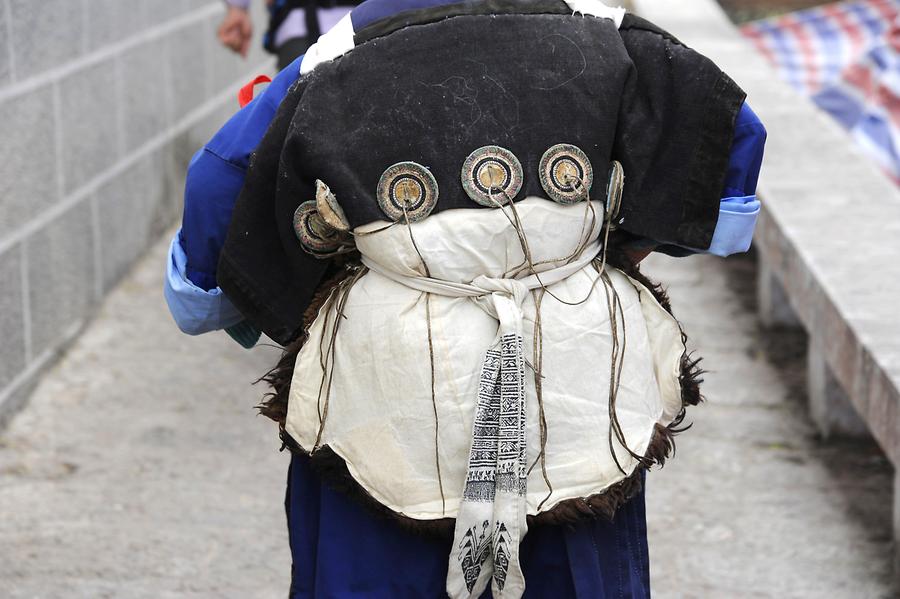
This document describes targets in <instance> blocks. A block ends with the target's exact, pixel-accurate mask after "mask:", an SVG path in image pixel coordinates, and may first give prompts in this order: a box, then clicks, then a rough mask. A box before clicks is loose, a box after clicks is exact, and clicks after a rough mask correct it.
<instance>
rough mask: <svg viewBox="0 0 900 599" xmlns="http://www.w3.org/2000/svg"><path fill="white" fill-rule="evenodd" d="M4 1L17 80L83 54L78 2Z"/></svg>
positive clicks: (80, 6) (80, 4)
mask: <svg viewBox="0 0 900 599" xmlns="http://www.w3.org/2000/svg"><path fill="white" fill-rule="evenodd" d="M8 1H9V3H10V8H11V10H12V45H13V62H14V65H15V70H16V78H17V79H19V80H24V79H27V78H28V77H29V76H31V75H34V74H35V73H38V72H40V71H44V70H46V69H49V68H52V67H54V66H57V65H59V64H62V63H64V62H66V61H69V60H72V59H73V58H77V57H78V56H81V55H82V54H83V53H84V38H85V36H84V35H83V34H84V28H83V13H82V9H83V3H82V2H75V1H73V0H41V1H40V2H35V1H34V0H8ZM3 37H4V38H5V37H6V36H5V35H4V36H3Z"/></svg>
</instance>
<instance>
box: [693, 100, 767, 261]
mask: <svg viewBox="0 0 900 599" xmlns="http://www.w3.org/2000/svg"><path fill="white" fill-rule="evenodd" d="M765 145H766V128H765V127H764V126H763V124H762V122H760V120H759V118H758V117H757V116H756V114H755V113H754V112H753V110H751V109H750V106H748V105H747V104H746V103H745V104H744V105H743V106H742V107H741V112H740V113H739V114H738V118H737V123H736V124H735V127H734V143H733V144H732V146H731V157H730V158H729V161H728V171H727V172H726V174H725V187H724V189H723V190H722V201H721V203H720V204H719V221H718V222H717V223H716V229H715V231H714V232H713V238H712V243H711V244H710V246H709V249H707V250H704V251H705V253H708V254H715V255H717V256H728V255H731V254H736V253H738V252H746V251H747V250H748V249H750V242H751V241H753V230H754V229H755V228H756V219H757V217H758V216H759V208H760V203H759V200H758V199H756V184H757V182H758V181H759V170H760V167H761V166H762V159H763V149H764V148H765Z"/></svg>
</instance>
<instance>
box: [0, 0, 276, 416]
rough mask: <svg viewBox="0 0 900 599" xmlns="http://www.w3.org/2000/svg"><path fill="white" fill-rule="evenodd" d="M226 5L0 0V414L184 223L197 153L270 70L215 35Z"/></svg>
mask: <svg viewBox="0 0 900 599" xmlns="http://www.w3.org/2000/svg"><path fill="white" fill-rule="evenodd" d="M254 4H255V6H254V11H255V13H254V17H255V25H256V27H257V30H260V31H261V30H262V28H263V26H264V14H263V11H264V2H262V0H256V1H255V2H254ZM223 14H224V7H223V4H222V2H221V0H0V140H2V143H0V425H2V422H3V420H5V419H6V418H8V417H9V416H10V415H11V413H12V412H13V411H14V410H15V409H16V408H17V407H19V406H20V405H21V404H22V403H23V402H24V400H25V398H26V397H27V394H28V392H29V391H30V389H31V387H32V386H33V384H34V383H35V382H36V381H37V380H38V378H39V377H40V374H41V372H43V371H44V370H45V369H46V367H47V366H48V365H50V364H51V363H52V362H53V360H54V358H55V357H56V356H57V355H58V354H59V352H60V350H61V349H62V348H64V347H65V345H66V343H67V342H68V341H69V340H70V339H72V338H73V336H74V335H76V334H77V332H78V331H79V329H80V328H81V327H82V326H83V324H84V322H85V321H86V320H87V319H88V318H90V315H91V313H92V311H93V310H94V309H95V308H96V307H97V305H98V303H99V301H100V300H101V299H102V298H103V296H104V295H105V294H106V293H107V292H108V291H109V290H110V288H111V287H113V286H114V285H115V284H116V283H117V281H118V280H119V279H120V277H121V276H122V275H123V274H124V273H125V272H126V271H127V270H128V268H129V266H130V265H131V264H132V263H133V262H134V261H135V260H136V259H137V258H138V257H140V256H141V254H142V253H143V252H144V250H145V249H146V248H147V247H148V246H149V245H150V243H151V242H153V241H154V240H156V239H158V238H159V236H160V235H161V234H162V233H163V232H164V231H165V230H167V229H168V228H169V227H170V226H171V225H172V224H173V223H174V222H176V220H177V219H178V218H179V215H180V212H181V193H182V187H183V183H184V173H185V168H186V166H187V162H188V160H189V159H190V156H191V155H192V154H193V152H194V151H195V150H196V149H197V148H199V147H200V146H201V145H202V144H203V142H204V141H206V140H207V139H208V138H209V136H210V135H212V133H214V132H215V130H216V129H217V128H218V127H219V126H220V125H221V124H222V123H223V122H224V121H225V119H227V118H228V116H229V115H231V114H233V112H234V111H235V110H237V102H236V99H235V97H236V92H237V89H238V88H239V86H240V85H241V84H242V83H243V82H244V81H246V80H248V79H249V77H250V75H252V74H256V73H259V72H265V71H270V70H271V69H272V61H271V60H270V59H269V58H268V57H267V56H266V55H265V54H264V53H263V52H262V50H261V49H260V47H259V43H258V40H257V41H256V42H255V43H254V45H253V50H252V52H251V55H250V56H249V57H248V58H247V59H246V60H243V59H241V58H239V57H237V56H235V55H233V54H231V53H230V52H229V51H227V50H225V49H224V48H222V47H220V46H219V44H218V41H217V40H216V39H215V30H216V27H217V25H218V23H219V21H220V20H221V17H222V15H223ZM257 37H258V36H257ZM163 266H164V265H162V264H161V265H160V268H163ZM160 301H163V299H162V293H161V292H160Z"/></svg>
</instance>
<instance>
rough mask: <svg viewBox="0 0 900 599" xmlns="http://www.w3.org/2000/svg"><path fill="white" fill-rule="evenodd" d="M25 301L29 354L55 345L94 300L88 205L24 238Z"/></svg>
mask: <svg viewBox="0 0 900 599" xmlns="http://www.w3.org/2000/svg"><path fill="white" fill-rule="evenodd" d="M25 243H26V253H27V256H28V292H29V293H28V299H29V305H30V310H31V333H32V350H33V353H34V355H38V354H40V353H41V352H42V351H44V350H46V349H48V348H52V347H54V346H55V345H56V344H57V343H58V342H59V341H60V340H61V339H62V335H63V333H64V331H65V330H66V329H67V328H68V327H71V326H72V325H74V324H75V323H77V322H78V321H79V320H81V319H82V318H84V317H85V316H86V315H87V313H88V311H89V309H90V308H91V305H92V302H93V299H94V231H93V226H92V222H91V206H90V202H89V201H87V200H85V201H83V202H79V203H78V204H76V205H75V206H73V207H72V208H70V209H69V210H67V211H66V212H64V213H63V214H61V215H60V216H59V217H58V218H56V219H55V220H53V221H51V222H50V223H48V224H47V225H46V226H45V227H44V228H43V229H41V230H40V231H37V232H36V233H34V234H33V235H32V236H31V237H29V238H28V239H27V241H26V242H25Z"/></svg>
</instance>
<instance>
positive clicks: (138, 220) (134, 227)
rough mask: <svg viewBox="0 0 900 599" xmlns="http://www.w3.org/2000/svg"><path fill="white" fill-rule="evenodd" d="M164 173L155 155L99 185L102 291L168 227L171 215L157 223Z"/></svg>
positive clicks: (126, 269) (97, 201)
mask: <svg viewBox="0 0 900 599" xmlns="http://www.w3.org/2000/svg"><path fill="white" fill-rule="evenodd" d="M164 191H165V173H164V171H163V168H162V163H161V161H160V160H159V158H158V156H157V155H156V154H151V155H149V156H147V157H145V158H143V159H142V160H140V161H139V162H138V163H137V164H135V165H134V166H132V167H131V168H130V169H128V170H127V171H126V172H125V173H123V174H122V176H121V177H118V178H117V179H116V180H114V181H112V182H111V183H109V184H108V185H106V186H104V187H102V188H100V189H99V190H98V191H97V194H96V196H95V198H94V201H95V202H96V203H97V212H98V217H99V218H98V220H99V227H100V231H102V237H101V238H100V241H99V244H100V252H101V260H100V264H101V268H102V272H101V273H100V276H101V280H102V285H103V290H104V291H107V290H109V289H111V288H112V287H113V286H114V285H115V284H116V283H117V282H118V281H119V279H120V278H121V277H122V275H124V274H125V273H126V272H127V271H128V268H129V267H130V266H131V265H132V263H133V262H134V261H135V260H137V259H138V258H139V257H140V256H141V255H142V254H143V253H144V251H145V250H146V249H147V248H148V247H149V246H150V244H151V243H152V242H153V241H155V240H156V239H157V238H158V236H159V234H160V233H161V232H162V231H163V230H164V229H165V228H166V227H168V226H169V224H170V223H171V218H166V219H165V222H159V219H160V216H159V215H160V213H165V214H166V215H167V216H168V215H170V214H171V213H172V212H173V211H171V210H167V209H166V207H165V206H162V204H165V203H166V202H165V198H164V197H163V194H164Z"/></svg>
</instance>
